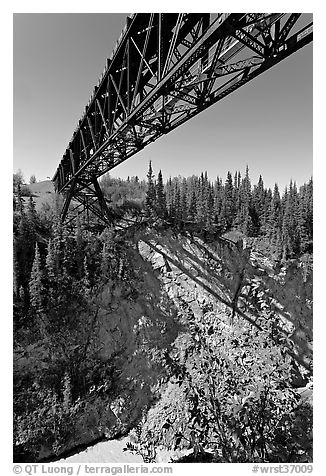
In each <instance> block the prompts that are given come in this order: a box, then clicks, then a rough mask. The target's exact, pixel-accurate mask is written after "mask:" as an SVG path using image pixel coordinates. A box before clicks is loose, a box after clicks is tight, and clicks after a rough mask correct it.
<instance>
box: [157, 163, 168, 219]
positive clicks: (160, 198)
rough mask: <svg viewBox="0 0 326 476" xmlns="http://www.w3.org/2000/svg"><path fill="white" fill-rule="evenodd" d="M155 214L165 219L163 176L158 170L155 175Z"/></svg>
mask: <svg viewBox="0 0 326 476" xmlns="http://www.w3.org/2000/svg"><path fill="white" fill-rule="evenodd" d="M156 212H157V215H158V216H159V217H161V218H165V217H166V214H167V209H166V197H165V192H164V184H163V176H162V171H161V170H160V171H159V173H158V175H157V184H156Z"/></svg>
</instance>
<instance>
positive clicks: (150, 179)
mask: <svg viewBox="0 0 326 476" xmlns="http://www.w3.org/2000/svg"><path fill="white" fill-rule="evenodd" d="M155 205H156V193H155V182H154V175H153V170H152V162H151V161H149V166H148V173H147V193H146V201H145V207H146V214H147V216H148V217H153V216H154V211H155Z"/></svg>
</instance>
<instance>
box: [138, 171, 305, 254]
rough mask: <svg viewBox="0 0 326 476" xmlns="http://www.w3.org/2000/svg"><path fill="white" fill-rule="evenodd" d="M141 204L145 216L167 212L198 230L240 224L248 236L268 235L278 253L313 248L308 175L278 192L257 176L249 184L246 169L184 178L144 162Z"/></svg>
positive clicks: (162, 215) (219, 229) (224, 228)
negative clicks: (144, 187)
mask: <svg viewBox="0 0 326 476" xmlns="http://www.w3.org/2000/svg"><path fill="white" fill-rule="evenodd" d="M145 210H146V214H147V216H148V217H151V218H155V217H159V218H163V219H165V218H167V219H169V220H171V221H172V222H173V224H175V225H177V226H179V227H184V226H187V224H195V225H196V226H197V227H198V230H203V231H205V232H213V233H217V234H223V233H225V232H227V231H229V230H239V231H240V232H242V233H243V234H244V235H246V236H248V237H262V238H267V239H268V240H269V243H271V244H272V245H275V246H276V247H277V248H278V249H279V250H280V254H281V255H282V258H283V259H287V258H294V257H297V256H300V255H301V254H303V253H306V252H312V239H313V181H312V178H311V179H310V180H309V182H308V183H305V184H304V185H302V186H301V187H300V188H299V189H298V187H297V185H296V183H295V182H293V181H292V180H291V181H290V184H289V186H288V187H286V188H285V190H284V193H283V194H281V193H280V190H279V187H278V185H277V183H276V184H275V186H274V189H273V190H272V189H271V188H266V187H265V186H264V182H263V179H262V177H261V176H260V177H259V180H258V183H257V184H256V185H254V186H252V183H251V179H250V176H249V169H248V167H247V168H246V172H245V174H244V176H243V177H242V175H241V173H240V171H236V172H235V174H234V176H232V174H231V172H228V173H227V175H226V179H225V181H224V182H223V180H222V178H221V177H217V178H216V180H215V181H211V180H209V179H208V176H207V172H205V173H202V174H201V175H200V176H199V177H198V176H195V175H193V176H191V177H188V178H184V177H180V176H179V177H174V178H169V179H168V181H167V183H166V184H163V178H162V172H161V171H159V173H158V176H157V180H155V176H154V174H153V170H152V164H151V163H150V164H149V170H148V174H147V193H146V199H145Z"/></svg>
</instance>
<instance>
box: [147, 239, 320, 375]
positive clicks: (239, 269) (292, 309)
mask: <svg viewBox="0 0 326 476" xmlns="http://www.w3.org/2000/svg"><path fill="white" fill-rule="evenodd" d="M144 241H145V242H146V243H147V244H148V246H150V247H151V248H152V249H153V250H154V251H155V252H156V253H160V254H161V255H162V256H163V257H164V259H165V260H166V261H167V262H168V263H170V264H171V265H173V266H175V267H176V268H177V269H178V270H180V271H181V272H182V273H184V274H185V275H186V276H187V277H188V278H190V279H191V280H192V281H193V282H194V283H196V284H197V285H198V286H200V287H201V288H202V289H204V290H205V291H206V292H207V293H209V294H210V295H211V296H212V297H213V298H214V299H216V300H217V301H219V302H220V303H221V304H224V305H225V306H226V307H227V308H229V309H230V311H231V312H232V313H233V315H235V314H236V315H238V316H240V317H241V318H243V319H245V320H246V321H248V322H249V323H250V324H252V325H254V326H255V327H257V328H258V329H262V328H263V327H265V325H266V317H264V316H265V315H264V311H265V310H268V313H269V314H270V315H272V314H274V315H276V316H278V326H277V327H278V330H279V332H280V333H281V334H282V335H283V336H284V338H285V340H286V342H285V345H286V346H287V347H288V352H289V353H290V354H291V355H292V357H293V358H294V359H295V360H296V361H297V362H298V363H299V364H301V365H303V366H304V367H305V368H306V369H307V370H311V362H312V307H311V302H312V276H308V277H307V278H306V279H304V277H303V273H302V270H301V269H300V268H298V267H297V266H294V265H292V266H290V267H289V268H288V269H287V270H286V271H285V275H284V276H283V277H282V279H281V278H280V277H279V276H278V274H279V273H278V272H276V271H275V270H273V269H272V268H268V267H266V266H265V267H264V265H260V264H259V263H258V265H254V264H253V263H252V261H251V260H250V259H249V258H250V257H249V254H246V250H243V249H239V248H237V247H236V246H234V245H230V243H226V242H225V240H223V239H216V240H215V241H214V242H213V243H204V242H203V241H202V240H200V239H197V238H193V239H192V240H191V241H190V240H189V238H186V237H181V238H180V237H179V238H178V240H176V239H172V238H168V239H166V238H165V237H164V238H161V239H160V240H158V238H157V236H155V241H156V243H155V244H154V243H153V240H152V239H150V237H148V239H145V240H144ZM162 248H163V249H164V251H163V250H162ZM198 250H200V251H201V256H198ZM283 271H284V270H283ZM283 274H284V272H283ZM289 339H290V341H292V343H291V342H290V341H289Z"/></svg>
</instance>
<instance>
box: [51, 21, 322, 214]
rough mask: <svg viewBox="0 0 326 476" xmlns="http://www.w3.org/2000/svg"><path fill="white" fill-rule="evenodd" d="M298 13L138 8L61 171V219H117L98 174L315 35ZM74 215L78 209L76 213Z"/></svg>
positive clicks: (57, 183)
mask: <svg viewBox="0 0 326 476" xmlns="http://www.w3.org/2000/svg"><path fill="white" fill-rule="evenodd" d="M312 36H313V26H312V23H308V22H305V16H303V15H301V14H299V13H286V14H285V13H270V14H266V13H231V14H230V13H217V14H210V13H198V14H194V13H189V14H188V13H179V14H178V13H166V14H164V13H139V14H134V15H131V16H129V17H127V21H126V25H125V28H124V30H123V32H122V34H121V36H120V38H119V40H118V42H117V44H116V47H115V49H114V51H113V53H112V55H111V57H110V58H109V59H108V60H107V64H106V67H105V70H104V72H103V74H102V76H101V78H100V80H99V81H98V84H97V85H96V86H95V88H94V90H93V93H92V96H91V98H90V100H89V102H88V104H87V106H86V107H85V110H84V113H83V116H82V118H81V119H80V121H79V122H78V125H77V127H76V129H75V131H74V133H73V136H72V138H71V140H70V142H69V144H68V146H67V149H66V151H65V153H64V155H63V157H62V159H61V162H60V164H59V166H58V168H57V170H56V173H55V175H54V177H53V182H54V185H55V190H56V191H57V192H59V193H61V194H63V195H64V202H63V206H62V210H61V218H62V220H66V219H67V220H71V219H74V217H76V216H77V215H78V214H79V213H84V212H85V211H87V213H88V212H89V211H91V212H92V213H93V214H95V215H96V216H97V217H98V218H99V219H101V220H103V221H104V222H106V223H108V222H110V221H111V219H112V215H111V212H110V209H109V207H108V206H107V203H106V200H105V199H104V197H103V194H102V191H101V188H100V185H99V183H98V178H99V177H100V176H102V175H103V174H105V173H106V172H108V171H109V170H111V169H113V168H114V167H116V166H117V165H119V164H121V163H122V162H124V161H125V160H127V159H128V158H129V157H131V156H132V155H134V154H136V153H137V152H138V151H140V150H142V149H143V148H144V147H146V145H148V144H150V143H151V142H153V141H155V140H156V139H158V138H159V137H160V136H162V135H163V134H167V133H168V132H170V131H171V130H173V129H175V128H176V127H178V126H180V125H181V124H183V123H184V122H185V121H188V120H189V119H191V118H192V117H194V116H195V115H197V114H199V113H200V112H201V111H203V110H204V109H206V108H208V107H210V106H212V105H213V104H214V103H216V102H218V101H220V100H221V99H223V98H224V97H225V96H227V95H228V94H231V93H232V92H233V91H235V90H236V89H238V88H240V87H241V86H243V85H244V84H245V83H247V82H248V81H251V80H252V79H253V78H255V77H256V76H258V75H260V74H262V73H263V72H264V71H267V70H268V69H269V68H271V67H273V66H274V65H276V64H277V63H279V62H280V61H282V60H284V59H285V58H287V57H288V56H290V55H291V54H293V53H295V52H296V51H297V50H298V49H300V48H302V47H303V46H305V45H307V44H308V43H310V42H311V41H312ZM68 212H69V213H68Z"/></svg>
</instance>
